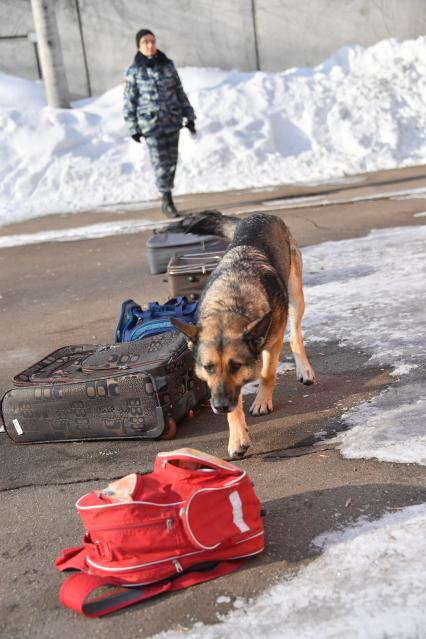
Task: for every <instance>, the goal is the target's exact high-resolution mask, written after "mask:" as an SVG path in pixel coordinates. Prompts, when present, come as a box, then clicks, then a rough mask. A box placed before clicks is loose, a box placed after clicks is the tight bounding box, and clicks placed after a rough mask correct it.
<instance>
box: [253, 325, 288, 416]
mask: <svg viewBox="0 0 426 639" xmlns="http://www.w3.org/2000/svg"><path fill="white" fill-rule="evenodd" d="M284 330H285V324H284V326H283V327H281V329H280V330H279V331H278V339H277V340H276V341H275V343H274V344H273V345H271V346H270V347H268V349H267V350H264V351H263V352H262V372H261V374H260V384H259V388H258V390H257V394H256V399H255V400H254V402H253V404H252V405H251V406H250V413H251V414H252V415H267V414H268V413H272V410H273V403H272V396H273V394H274V388H275V381H276V377H277V368H278V361H279V358H280V353H281V349H282V345H283V337H284Z"/></svg>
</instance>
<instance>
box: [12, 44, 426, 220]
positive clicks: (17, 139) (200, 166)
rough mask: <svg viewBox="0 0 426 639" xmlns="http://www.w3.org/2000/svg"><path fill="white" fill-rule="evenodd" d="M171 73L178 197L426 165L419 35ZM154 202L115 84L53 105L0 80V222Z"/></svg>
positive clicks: (144, 159)
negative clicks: (186, 114)
mask: <svg viewBox="0 0 426 639" xmlns="http://www.w3.org/2000/svg"><path fill="white" fill-rule="evenodd" d="M130 62H131V60H129V64H130ZM123 71H124V69H123ZM179 72H180V75H181V78H182V82H183V85H184V88H185V90H186V91H187V94H188V96H189V98H190V101H191V103H192V104H193V106H194V108H195V111H196V114H197V128H198V135H197V137H196V138H192V137H191V135H190V134H189V132H188V131H187V130H186V129H184V130H183V131H182V134H181V142H180V160H179V166H178V171H177V180H176V189H175V193H176V194H179V193H188V192H191V193H196V192H208V191H219V190H224V189H233V188H243V187H255V186H264V185H272V184H282V183H289V182H291V183H294V182H301V181H310V182H312V181H315V180H325V179H327V178H330V177H333V178H335V177H336V176H344V175H347V174H353V173H359V172H364V171H372V170H376V169H383V168H392V167H396V166H406V165H411V164H422V163H424V162H426V109H425V106H424V105H425V103H426V37H419V38H418V39H417V40H411V41H405V42H399V41H397V40H395V39H389V40H384V41H382V42H379V43H378V44H376V45H374V46H372V47H369V48H367V49H364V48H363V47H361V46H359V45H353V46H347V47H344V48H343V49H340V50H339V51H338V52H337V53H336V54H335V55H333V56H332V57H330V58H329V59H328V60H326V61H325V62H324V63H322V64H320V65H319V66H317V67H315V68H313V69H311V68H294V69H289V70H286V71H282V72H279V73H265V72H257V73H242V72H239V71H222V70H219V69H198V68H182V69H179ZM157 197H158V193H157V191H156V188H155V185H154V178H153V174H152V170H151V166H150V163H149V158H148V153H147V148H146V145H145V144H144V143H143V144H137V143H135V142H133V141H132V140H131V139H130V138H129V136H128V132H127V130H126V126H125V123H124V121H123V117H122V86H117V87H114V88H111V90H110V91H108V92H107V93H105V94H104V95H102V96H99V97H95V98H92V99H85V100H81V101H78V102H76V103H74V105H73V109H71V110H60V109H52V108H49V107H47V106H45V99H44V93H43V89H42V85H41V84H40V83H38V82H29V81H27V80H20V79H18V78H15V77H11V76H8V75H5V74H0V224H8V223H11V222H17V221H20V220H24V219H28V218H33V217H37V216H40V215H46V214H47V213H57V212H61V213H62V212H70V211H74V212H75V211H81V210H84V209H91V208H93V207H99V206H101V205H104V204H113V203H115V202H144V201H147V200H150V199H153V198H157Z"/></svg>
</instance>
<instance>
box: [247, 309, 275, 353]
mask: <svg viewBox="0 0 426 639" xmlns="http://www.w3.org/2000/svg"><path fill="white" fill-rule="evenodd" d="M271 322H272V311H268V312H267V313H265V315H262V317H259V319H257V320H254V321H253V322H250V324H248V325H247V326H246V327H245V329H244V332H243V338H244V340H245V341H246V342H247V343H248V345H249V346H250V348H251V349H252V350H253V351H255V352H256V353H258V352H260V351H261V350H262V347H263V345H264V343H265V341H266V338H267V337H268V333H269V329H270V328H271Z"/></svg>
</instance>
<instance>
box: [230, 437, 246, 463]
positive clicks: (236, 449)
mask: <svg viewBox="0 0 426 639" xmlns="http://www.w3.org/2000/svg"><path fill="white" fill-rule="evenodd" d="M249 448H250V438H249V436H248V433H247V434H246V436H244V437H242V438H241V439H240V438H239V439H238V440H232V441H231V439H230V440H229V444H228V454H229V457H230V458H231V459H241V458H242V457H244V455H245V454H246V452H247V451H248V449H249Z"/></svg>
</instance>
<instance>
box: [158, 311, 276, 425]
mask: <svg viewBox="0 0 426 639" xmlns="http://www.w3.org/2000/svg"><path fill="white" fill-rule="evenodd" d="M271 320H272V312H271V311H269V312H268V313H266V314H265V315H263V316H262V317H260V318H258V319H256V320H254V321H253V322H250V323H249V324H247V322H244V320H243V319H242V318H241V317H240V316H237V315H226V316H225V317H221V318H218V317H212V318H207V319H203V320H202V322H201V324H200V325H199V326H194V325H193V324H184V323H182V322H180V321H179V320H178V319H175V318H173V319H172V320H171V321H172V324H173V325H174V326H175V327H176V328H177V329H179V330H180V331H181V332H182V333H184V335H185V336H186V337H187V339H188V341H189V346H190V348H191V349H192V351H193V353H194V357H195V370H196V373H197V375H198V377H199V378H200V379H203V380H204V381H206V382H207V384H208V386H209V388H210V392H211V399H210V403H211V406H212V409H213V411H214V412H215V413H231V412H232V411H233V410H234V409H235V408H236V406H237V403H238V397H239V395H240V391H241V388H242V387H243V386H244V384H247V383H248V382H251V381H253V380H255V379H257V378H258V377H259V374H260V369H261V356H260V355H261V352H262V348H263V345H264V343H265V341H266V338H267V335H268V332H269V329H270V326H271Z"/></svg>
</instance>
